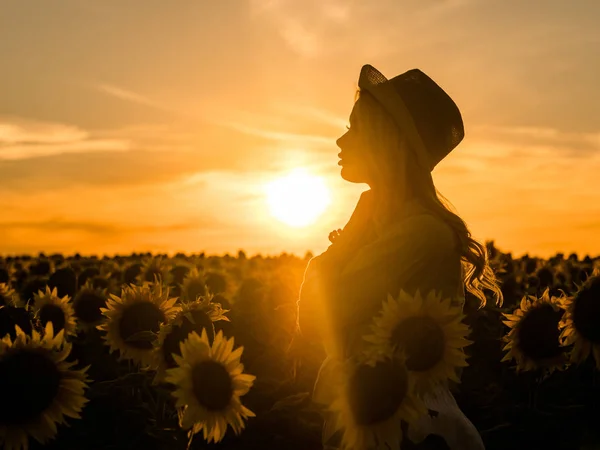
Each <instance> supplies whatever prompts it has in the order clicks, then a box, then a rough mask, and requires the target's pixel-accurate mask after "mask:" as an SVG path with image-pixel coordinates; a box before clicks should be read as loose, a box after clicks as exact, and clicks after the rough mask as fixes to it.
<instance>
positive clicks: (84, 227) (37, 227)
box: [0, 217, 222, 235]
mask: <svg viewBox="0 0 600 450" xmlns="http://www.w3.org/2000/svg"><path fill="white" fill-rule="evenodd" d="M221 225H222V223H221V222H220V221H219V220H218V219H216V218H214V217H206V218H205V219H203V220H202V219H199V220H195V221H194V222H185V223H171V224H161V225H128V224H117V223H114V222H93V221H84V220H69V219H50V220H41V221H9V222H0V230H3V231H5V232H8V231H19V230H31V231H43V232H69V231H74V232H84V233H89V234H99V235H117V234H118V235H127V234H138V233H161V232H173V231H188V230H198V229H205V228H206V227H210V228H212V227H217V228H218V227H219V226H221Z"/></svg>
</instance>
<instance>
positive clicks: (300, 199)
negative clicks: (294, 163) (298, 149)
mask: <svg viewBox="0 0 600 450" xmlns="http://www.w3.org/2000/svg"><path fill="white" fill-rule="evenodd" d="M266 194H267V202H268V204H269V208H270V212H271V215H272V216H273V217H275V218H276V219H277V220H279V221H281V222H283V223H285V224H287V225H289V226H291V227H298V228H301V227H305V226H308V225H311V224H313V223H314V222H315V221H316V220H317V219H318V218H319V216H320V215H321V214H322V213H323V212H324V211H325V210H326V209H327V207H328V206H329V204H330V203H331V196H330V193H329V189H328V188H327V185H326V184H325V182H324V181H323V179H322V178H321V177H317V176H314V175H310V174H309V173H308V172H307V171H306V170H304V169H295V170H293V171H292V173H290V174H289V175H286V176H284V177H281V178H278V179H276V180H275V181H272V182H271V183H269V184H268V185H267V186H266Z"/></svg>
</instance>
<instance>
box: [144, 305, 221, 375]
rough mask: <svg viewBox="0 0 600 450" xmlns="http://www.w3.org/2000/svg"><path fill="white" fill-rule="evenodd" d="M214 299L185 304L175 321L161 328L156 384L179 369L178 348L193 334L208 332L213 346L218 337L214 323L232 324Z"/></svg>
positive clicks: (157, 347) (157, 350) (179, 353)
mask: <svg viewBox="0 0 600 450" xmlns="http://www.w3.org/2000/svg"><path fill="white" fill-rule="evenodd" d="M212 299H213V297H212V296H211V295H210V294H209V295H208V296H206V297H204V298H202V299H199V300H196V301H195V302H184V303H182V305H181V310H180V311H179V312H178V313H177V315H176V316H175V318H174V319H173V320H172V321H169V322H168V323H166V324H163V325H161V327H160V331H159V333H158V340H157V341H156V344H157V345H156V365H157V367H158V369H157V371H156V378H155V381H160V380H162V379H164V375H165V370H166V369H170V368H173V367H175V366H176V364H175V360H174V359H173V354H176V355H179V356H181V352H180V348H179V344H180V343H181V342H183V341H185V340H186V339H187V337H188V335H189V334H190V333H192V332H194V331H195V332H196V333H201V332H202V330H203V329H205V330H206V333H207V336H208V341H209V343H211V344H212V342H213V340H214V337H215V327H214V325H213V322H216V321H218V320H226V321H229V319H228V318H227V316H225V313H226V312H228V311H227V310H224V309H222V308H221V305H220V304H219V303H212Z"/></svg>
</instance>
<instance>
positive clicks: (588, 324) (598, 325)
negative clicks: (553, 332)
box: [573, 279, 600, 344]
mask: <svg viewBox="0 0 600 450" xmlns="http://www.w3.org/2000/svg"><path fill="white" fill-rule="evenodd" d="M574 301H575V304H574V307H573V325H574V326H575V328H576V329H577V331H578V332H579V333H580V334H581V335H582V336H583V337H584V338H585V339H587V340H589V341H591V342H593V343H594V344H598V343H600V279H598V281H594V283H591V284H590V286H588V287H586V288H584V289H582V290H581V291H580V292H579V293H578V294H577V297H576V298H575V300H574Z"/></svg>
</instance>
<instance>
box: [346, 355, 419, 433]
mask: <svg viewBox="0 0 600 450" xmlns="http://www.w3.org/2000/svg"><path fill="white" fill-rule="evenodd" d="M407 393H408V378H407V371H406V367H404V366H403V365H402V364H401V363H400V362H398V361H395V360H393V361H386V362H380V363H378V364H377V365H376V366H375V367H371V366H368V365H361V366H359V367H358V368H357V369H356V372H355V373H354V374H353V375H352V377H351V378H350V383H349V386H348V393H347V395H348V403H349V405H350V410H351V411H352V415H353V416H354V420H355V421H356V423H357V424H358V425H366V426H368V425H374V424H376V423H379V422H383V421H385V420H387V419H389V418H390V417H392V416H393V415H394V413H395V412H396V411H397V410H398V408H399V407H400V405H401V404H402V401H403V400H404V398H405V397H406V394H407Z"/></svg>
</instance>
